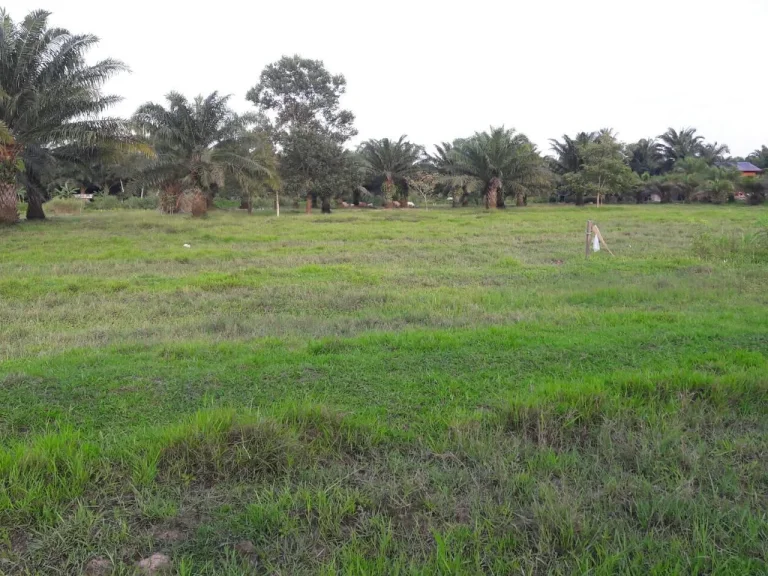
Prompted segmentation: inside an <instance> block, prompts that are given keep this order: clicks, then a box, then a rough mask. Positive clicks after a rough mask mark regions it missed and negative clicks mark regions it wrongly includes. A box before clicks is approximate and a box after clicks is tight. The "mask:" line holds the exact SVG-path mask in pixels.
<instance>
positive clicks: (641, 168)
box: [627, 138, 664, 176]
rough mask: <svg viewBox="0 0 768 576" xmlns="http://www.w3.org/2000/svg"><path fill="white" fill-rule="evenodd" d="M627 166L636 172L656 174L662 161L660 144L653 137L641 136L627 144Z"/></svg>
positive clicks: (660, 167)
mask: <svg viewBox="0 0 768 576" xmlns="http://www.w3.org/2000/svg"><path fill="white" fill-rule="evenodd" d="M627 154H628V156H629V167H630V168H632V171H633V172H635V173H636V174H638V175H640V176H642V175H643V174H649V175H651V176H657V175H658V174H660V173H661V169H662V165H663V163H664V155H663V153H662V148H661V144H660V143H659V142H657V141H656V140H655V139H654V138H647V139H646V138H643V139H641V140H638V141H637V142H635V143H634V144H630V145H629V146H627Z"/></svg>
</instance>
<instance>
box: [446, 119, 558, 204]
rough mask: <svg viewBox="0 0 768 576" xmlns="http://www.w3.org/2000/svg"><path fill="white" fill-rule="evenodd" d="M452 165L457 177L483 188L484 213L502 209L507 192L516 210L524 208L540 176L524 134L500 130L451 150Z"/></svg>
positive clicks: (538, 160) (533, 151) (537, 158)
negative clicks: (528, 193) (509, 193)
mask: <svg viewBox="0 0 768 576" xmlns="http://www.w3.org/2000/svg"><path fill="white" fill-rule="evenodd" d="M453 162H454V168H453V170H454V173H455V174H456V175H458V176H464V177H467V178H468V179H469V180H470V181H473V182H475V183H477V184H478V185H479V186H480V187H482V190H483V195H484V200H485V207H486V209H493V208H503V207H504V206H505V204H504V196H505V194H506V192H514V193H515V197H516V200H517V204H518V206H520V205H523V204H524V199H525V195H526V193H527V191H528V190H529V189H530V187H531V186H535V185H536V184H538V183H539V182H540V179H541V178H542V174H543V161H542V159H541V157H540V156H539V154H538V152H537V151H536V147H535V146H534V145H533V144H532V143H531V142H530V140H528V138H527V137H526V136H525V135H524V134H519V133H518V132H516V131H515V130H514V129H506V128H504V127H503V126H502V127H499V128H494V127H491V129H490V132H480V133H477V134H475V135H474V136H473V137H472V138H468V139H467V140H465V141H464V142H463V143H462V145H461V146H459V147H457V148H455V149H454V151H453Z"/></svg>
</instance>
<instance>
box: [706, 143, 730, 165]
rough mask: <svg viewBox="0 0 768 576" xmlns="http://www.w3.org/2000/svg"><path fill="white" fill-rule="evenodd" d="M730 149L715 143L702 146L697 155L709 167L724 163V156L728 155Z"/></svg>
mask: <svg viewBox="0 0 768 576" xmlns="http://www.w3.org/2000/svg"><path fill="white" fill-rule="evenodd" d="M730 153H731V149H730V148H728V146H727V145H726V144H718V143H717V142H712V143H706V144H702V146H701V150H700V151H699V155H700V157H701V158H703V159H704V160H705V161H706V162H707V164H709V165H710V166H712V165H714V164H716V163H718V162H723V161H725V157H726V154H730Z"/></svg>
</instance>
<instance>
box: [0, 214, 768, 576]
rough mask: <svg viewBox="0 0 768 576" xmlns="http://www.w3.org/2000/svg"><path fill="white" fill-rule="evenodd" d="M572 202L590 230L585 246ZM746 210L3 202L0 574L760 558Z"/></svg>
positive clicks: (510, 570) (764, 457)
mask: <svg viewBox="0 0 768 576" xmlns="http://www.w3.org/2000/svg"><path fill="white" fill-rule="evenodd" d="M587 218H592V219H595V220H597V221H598V224H599V225H600V229H601V231H602V233H603V236H604V237H605V240H606V241H607V242H608V245H609V247H610V248H611V250H612V251H613V252H614V254H615V257H612V256H610V255H609V254H608V253H607V252H606V251H601V252H600V253H598V254H595V255H594V256H593V257H592V258H591V259H589V260H585V258H584V225H585V221H586V220H587ZM766 229H768V210H767V209H765V208H762V207H754V208H753V207H746V206H720V207H716V206H704V205H695V206H693V205H692V206H637V207H635V206H608V207H602V208H600V209H595V208H594V207H591V208H586V209H578V208H574V207H549V206H535V207H529V208H525V209H510V210H507V211H503V212H498V213H491V214H488V213H485V212H484V211H480V210H474V209H456V210H450V209H439V210H430V211H423V210H411V211H383V210H377V211H352V210H344V211H337V212H335V213H334V214H333V215H331V216H329V217H324V216H321V215H319V214H318V215H315V216H311V217H307V216H304V215H300V214H284V215H283V216H282V217H281V218H279V219H276V218H274V217H272V216H268V215H264V214H259V215H254V216H250V217H249V216H248V215H247V214H244V213H239V212H235V211H215V212H213V213H211V214H210V215H209V217H207V218H205V219H202V220H192V219H190V218H188V217H169V216H163V215H160V214H158V213H154V212H149V211H116V212H102V213H85V214H83V215H81V216H71V217H58V218H53V219H51V220H50V221H48V222H44V223H31V222H30V223H23V224H21V225H18V226H15V227H12V228H4V229H0V573H8V574H28V573H31V574H80V573H81V572H82V571H83V570H86V569H88V570H90V571H91V573H96V571H95V565H94V564H93V562H92V560H93V559H95V558H97V559H102V560H105V561H107V562H109V564H110V565H111V566H112V567H113V569H114V572H113V573H114V574H132V573H133V571H134V569H135V566H136V563H137V561H139V560H140V559H142V558H146V557H147V556H149V555H151V554H153V553H163V554H166V555H167V556H168V557H169V558H170V560H171V562H172V565H173V566H172V570H173V573H178V574H185V575H187V574H189V575H191V574H232V575H234V574H251V573H253V574H283V575H292V574H318V573H321V574H329V575H330V574H339V573H343V574H361V575H362V574H381V575H390V574H503V575H505V574H573V573H589V574H605V575H608V574H619V573H621V574H638V575H639V574H681V575H682V574H686V575H688V574H765V573H768V248H767V244H766V238H765V237H764V236H763V235H761V234H759V233H758V234H756V233H757V232H758V231H760V230H763V231H764V230H766ZM763 234H764V233H763ZM185 244H189V245H190V246H191V247H190V248H185V247H184V245H185ZM89 562H90V564H89Z"/></svg>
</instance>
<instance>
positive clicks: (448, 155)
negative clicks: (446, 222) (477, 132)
mask: <svg viewBox="0 0 768 576" xmlns="http://www.w3.org/2000/svg"><path fill="white" fill-rule="evenodd" d="M464 143H465V141H464V140H454V141H453V142H442V143H441V144H436V145H435V153H434V154H428V155H427V165H428V166H429V167H430V169H431V170H433V171H434V172H436V173H437V174H438V175H439V177H440V180H439V182H440V185H441V186H443V188H444V189H445V190H447V191H448V192H449V193H450V194H451V199H452V204H453V206H454V207H455V206H456V204H457V202H456V192H457V191H458V190H461V198H460V199H459V203H460V204H461V205H462V206H466V205H467V203H468V202H469V198H470V195H471V194H472V192H473V187H472V184H473V182H474V181H473V180H472V178H471V177H470V176H467V175H466V174H460V173H458V172H457V170H456V153H457V151H458V149H459V148H461V146H463V145H464Z"/></svg>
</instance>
